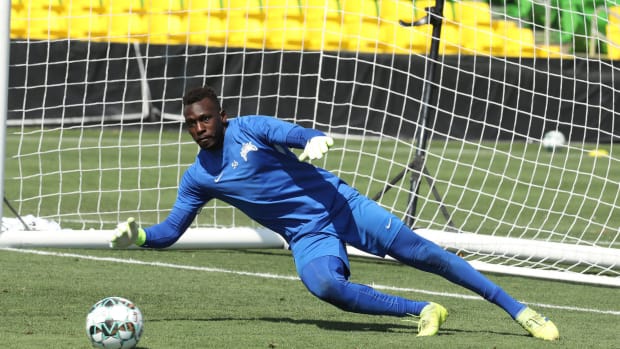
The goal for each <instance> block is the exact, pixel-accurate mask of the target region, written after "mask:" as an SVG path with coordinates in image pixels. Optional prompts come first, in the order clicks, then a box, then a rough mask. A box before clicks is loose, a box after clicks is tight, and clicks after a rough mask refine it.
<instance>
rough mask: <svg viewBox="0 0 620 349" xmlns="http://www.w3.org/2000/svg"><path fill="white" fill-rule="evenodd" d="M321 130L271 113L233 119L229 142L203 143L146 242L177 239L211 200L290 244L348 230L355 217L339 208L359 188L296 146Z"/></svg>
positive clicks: (159, 245)
mask: <svg viewBox="0 0 620 349" xmlns="http://www.w3.org/2000/svg"><path fill="white" fill-rule="evenodd" d="M320 135H324V134H323V133H322V132H320V131H317V130H314V129H308V128H303V127H301V126H299V125H295V124H292V123H288V122H284V121H282V120H278V119H275V118H272V117H267V116H259V115H253V116H244V117H238V118H234V119H230V120H229V122H228V126H227V128H226V132H225V135H224V142H223V146H222V147H221V148H220V149H218V150H200V152H199V153H198V155H197V157H196V161H195V162H194V163H193V164H192V165H191V166H190V167H189V168H188V169H187V170H186V171H185V173H184V174H183V177H182V179H181V183H180V185H179V189H178V195H177V199H176V202H175V203H174V206H173V208H172V210H171V212H170V214H169V215H168V217H167V218H166V219H165V220H164V221H163V222H161V223H159V224H156V225H154V226H151V227H147V228H146V229H145V231H146V242H145V244H144V245H143V246H144V247H155V248H162V247H167V246H170V245H172V244H173V243H174V242H176V241H177V240H178V239H179V238H180V237H181V235H182V234H183V233H184V232H185V231H186V230H187V228H188V227H189V226H190V225H191V223H192V221H193V220H194V218H195V216H196V214H197V213H198V212H199V210H200V208H201V207H202V206H203V205H204V204H205V203H207V202H208V201H209V200H211V199H219V200H222V201H225V202H227V203H229V204H231V205H232V206H235V207H237V208H238V209H240V210H241V211H243V212H244V213H245V214H247V215H248V216H249V217H250V218H252V219H253V220H255V221H256V222H258V223H260V224H261V225H263V226H265V227H267V228H269V229H271V230H273V231H274V232H276V233H278V234H280V235H282V236H283V237H284V238H285V239H286V240H287V241H288V242H289V243H291V242H294V241H295V239H296V238H298V237H301V236H303V235H304V234H310V233H315V232H330V231H336V230H338V229H343V228H344V227H346V226H347V225H348V224H349V223H350V222H349V221H348V220H349V218H350V217H349V216H348V215H339V212H340V211H341V210H342V208H345V207H346V205H347V201H348V199H349V198H350V197H352V196H355V195H357V191H356V190H355V189H353V188H351V187H350V186H348V185H347V184H346V183H344V182H343V181H342V180H341V179H340V178H338V177H337V176H335V175H334V174H332V173H330V172H328V171H326V170H324V169H321V168H317V167H315V166H313V165H312V164H309V163H306V162H301V161H299V160H298V159H297V157H296V155H295V154H294V153H293V152H291V151H290V149H289V148H303V147H304V146H305V145H306V142H307V141H308V140H309V139H310V138H312V137H314V136H320ZM345 211H346V210H345ZM345 220H346V221H345Z"/></svg>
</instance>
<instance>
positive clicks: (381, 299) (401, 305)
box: [300, 256, 428, 316]
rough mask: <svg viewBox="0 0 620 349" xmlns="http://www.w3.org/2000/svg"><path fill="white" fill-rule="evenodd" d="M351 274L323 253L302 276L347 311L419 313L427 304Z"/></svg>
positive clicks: (321, 296)
mask: <svg viewBox="0 0 620 349" xmlns="http://www.w3.org/2000/svg"><path fill="white" fill-rule="evenodd" d="M348 276H349V271H348V270H347V267H346V266H345V264H344V262H343V261H342V260H341V259H340V258H338V257H336V256H323V257H319V258H316V259H314V260H312V261H311V262H310V263H308V264H307V265H306V266H305V267H304V269H303V270H302V272H301V275H300V277H301V280H302V282H303V283H304V285H305V286H306V287H307V288H308V290H309V291H310V292H311V293H312V294H313V295H315V296H316V297H318V298H319V299H321V300H323V301H326V302H328V303H330V304H333V305H334V306H336V307H338V308H340V309H342V310H345V311H350V312H354V313H362V314H373V315H392V316H407V315H410V314H413V315H419V314H420V312H421V311H422V308H424V307H425V306H426V305H427V304H428V302H416V301H412V300H409V299H406V298H403V297H398V296H393V295H390V294H386V293H381V292H379V291H377V290H375V289H374V288H372V287H369V286H366V285H361V284H355V283H352V282H349V281H348Z"/></svg>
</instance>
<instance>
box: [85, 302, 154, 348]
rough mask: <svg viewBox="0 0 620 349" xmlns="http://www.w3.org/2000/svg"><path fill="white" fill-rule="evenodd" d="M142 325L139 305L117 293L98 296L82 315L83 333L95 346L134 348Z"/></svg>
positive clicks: (140, 334)
mask: <svg viewBox="0 0 620 349" xmlns="http://www.w3.org/2000/svg"><path fill="white" fill-rule="evenodd" d="M143 329H144V320H143V318H142V313H141V312H140V309H138V307H136V305H135V304H134V303H133V302H132V301H130V300H127V299H125V298H121V297H107V298H104V299H102V300H100V301H99V302H97V303H95V305H93V306H92V307H91V308H90V311H89V312H88V316H86V334H87V335H88V339H90V342H91V343H92V345H93V347H95V348H106V349H109V348H113V349H131V348H135V347H136V345H137V344H138V341H140V337H141V336H142V330H143Z"/></svg>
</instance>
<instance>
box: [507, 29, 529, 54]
mask: <svg viewBox="0 0 620 349" xmlns="http://www.w3.org/2000/svg"><path fill="white" fill-rule="evenodd" d="M504 54H505V55H506V56H508V57H528V58H531V57H534V56H535V54H536V45H535V42H534V32H533V31H532V29H529V28H520V27H518V26H517V27H515V28H514V29H512V30H509V31H507V35H506V44H505V50H504Z"/></svg>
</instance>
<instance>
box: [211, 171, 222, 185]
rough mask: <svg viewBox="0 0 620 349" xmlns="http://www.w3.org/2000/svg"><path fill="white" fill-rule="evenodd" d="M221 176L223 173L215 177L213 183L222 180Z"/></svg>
mask: <svg viewBox="0 0 620 349" xmlns="http://www.w3.org/2000/svg"><path fill="white" fill-rule="evenodd" d="M223 174H224V171H222V172H220V174H219V175H218V176H217V177H215V178H213V181H214V182H215V183H217V182H219V181H220V178H222V175H223Z"/></svg>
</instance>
